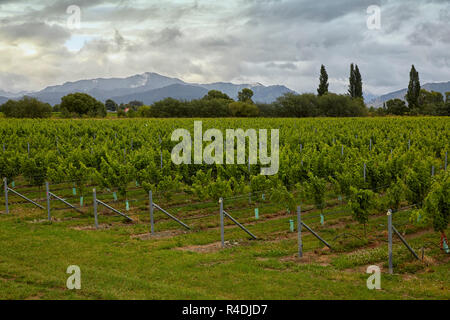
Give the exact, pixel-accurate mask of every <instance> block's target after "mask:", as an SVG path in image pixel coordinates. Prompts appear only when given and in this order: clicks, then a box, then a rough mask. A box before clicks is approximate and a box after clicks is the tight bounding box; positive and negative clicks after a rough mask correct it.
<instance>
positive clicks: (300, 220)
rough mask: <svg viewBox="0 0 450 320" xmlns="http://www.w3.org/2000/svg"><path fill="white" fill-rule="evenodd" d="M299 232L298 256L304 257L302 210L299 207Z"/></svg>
mask: <svg viewBox="0 0 450 320" xmlns="http://www.w3.org/2000/svg"><path fill="white" fill-rule="evenodd" d="M297 232H298V256H299V258H301V257H303V242H302V208H301V207H300V206H298V207H297Z"/></svg>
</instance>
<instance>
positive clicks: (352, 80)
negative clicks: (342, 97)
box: [348, 63, 356, 98]
mask: <svg viewBox="0 0 450 320" xmlns="http://www.w3.org/2000/svg"><path fill="white" fill-rule="evenodd" d="M355 80H356V79H355V66H354V65H353V63H352V64H351V65H350V80H349V82H350V84H349V86H348V93H349V95H350V97H352V98H354V97H355V92H356V86H355V83H356V81H355Z"/></svg>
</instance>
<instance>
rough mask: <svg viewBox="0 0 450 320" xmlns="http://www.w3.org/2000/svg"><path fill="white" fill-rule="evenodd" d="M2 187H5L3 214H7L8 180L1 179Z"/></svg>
mask: <svg viewBox="0 0 450 320" xmlns="http://www.w3.org/2000/svg"><path fill="white" fill-rule="evenodd" d="M3 183H4V187H5V212H6V214H9V203H8V179H7V178H4V179H3Z"/></svg>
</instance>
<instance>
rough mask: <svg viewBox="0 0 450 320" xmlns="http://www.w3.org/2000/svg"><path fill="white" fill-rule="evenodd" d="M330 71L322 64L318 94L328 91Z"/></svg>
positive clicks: (321, 94)
mask: <svg viewBox="0 0 450 320" xmlns="http://www.w3.org/2000/svg"><path fill="white" fill-rule="evenodd" d="M328 86H329V83H328V73H327V70H326V69H325V66H324V65H322V66H321V67H320V79H319V88H318V89H317V95H318V96H323V95H324V94H325V93H328Z"/></svg>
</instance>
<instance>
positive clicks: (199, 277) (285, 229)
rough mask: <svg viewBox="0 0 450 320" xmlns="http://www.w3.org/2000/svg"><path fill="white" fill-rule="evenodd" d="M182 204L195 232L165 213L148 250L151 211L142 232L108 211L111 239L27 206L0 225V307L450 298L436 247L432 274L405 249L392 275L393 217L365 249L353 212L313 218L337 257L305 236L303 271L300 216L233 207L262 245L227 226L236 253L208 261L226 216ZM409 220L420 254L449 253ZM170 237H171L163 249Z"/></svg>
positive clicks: (104, 221)
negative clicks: (78, 276)
mask: <svg viewBox="0 0 450 320" xmlns="http://www.w3.org/2000/svg"><path fill="white" fill-rule="evenodd" d="M136 192H137V191H136ZM67 196H70V192H69V191H67ZM135 196H136V197H137V195H135ZM183 197H184V196H183V195H178V196H176V197H174V199H172V200H171V201H170V202H166V203H164V207H171V208H172V209H171V210H170V211H171V212H172V213H174V214H176V215H177V216H179V217H180V218H182V220H184V221H185V222H186V223H188V224H189V225H190V226H191V227H192V229H193V230H192V231H185V230H182V228H181V227H180V226H179V225H177V224H176V223H175V222H173V221H171V220H170V219H167V217H165V216H163V215H162V214H161V213H158V212H157V213H156V214H155V215H156V225H155V227H156V231H157V233H158V234H160V235H161V236H156V237H147V238H144V240H142V239H140V238H139V237H136V236H137V235H141V234H146V233H148V232H149V224H148V221H149V218H148V203H146V202H145V200H142V201H140V202H136V203H135V204H133V206H132V209H131V210H130V212H129V213H130V215H132V217H134V218H136V220H138V222H136V223H125V222H124V220H123V218H121V217H117V216H114V215H112V214H111V213H108V212H107V211H106V210H103V209H102V211H101V215H100V224H101V226H102V228H101V229H100V230H94V229H93V228H92V226H93V217H92V211H91V210H90V208H89V207H86V208H85V211H86V213H85V214H82V215H80V214H79V213H76V212H72V211H65V210H64V211H63V210H61V211H55V212H54V219H58V220H54V221H53V222H45V217H46V212H45V211H43V210H40V209H37V208H33V207H32V206H29V205H23V204H22V205H15V206H12V208H11V214H9V215H4V214H2V215H1V216H0V298H2V299H283V300H284V299H448V298H450V291H449V283H450V281H449V280H450V278H449V274H448V270H449V259H448V255H445V254H444V253H442V252H441V251H440V250H439V248H436V247H435V246H428V247H426V248H425V249H424V250H425V251H424V252H425V257H426V259H425V262H422V261H414V260H415V259H414V258H413V257H412V255H411V254H410V253H409V252H408V251H406V249H405V248H404V247H403V246H402V245H401V244H400V243H399V242H398V240H396V242H395V245H394V268H395V274H394V275H389V274H387V272H386V271H387V265H386V263H387V243H386V242H385V241H386V239H387V237H386V234H385V232H386V221H387V218H386V216H385V215H384V214H382V213H376V212H374V214H373V215H372V217H371V219H370V223H369V226H368V229H367V234H368V236H367V237H365V236H364V232H363V228H362V226H360V225H358V224H356V223H354V222H353V220H352V219H351V217H350V215H349V212H348V209H347V208H346V206H345V204H343V205H342V206H337V207H336V206H331V207H329V208H328V209H326V210H325V214H328V215H326V220H325V225H323V226H322V225H321V224H320V219H319V218H318V212H316V211H315V210H313V209H312V208H310V211H306V212H305V213H304V222H305V223H307V224H308V225H310V226H311V227H312V228H314V229H315V230H316V231H317V232H318V233H319V234H321V235H322V236H323V237H324V238H325V239H326V240H327V241H329V242H330V243H331V244H332V246H333V248H334V250H333V251H329V250H324V248H323V247H324V246H323V244H321V243H320V242H319V241H318V240H317V239H316V238H314V237H313V236H312V235H311V234H310V233H308V232H306V230H304V233H303V242H304V252H305V257H304V258H303V259H302V260H299V259H298V258H297V257H296V252H297V238H296V233H291V232H289V220H290V219H295V215H293V214H288V213H287V211H286V210H285V209H284V208H283V206H280V205H277V204H274V203H271V202H270V201H265V202H263V201H261V200H259V203H255V199H254V200H253V202H252V204H249V203H248V199H242V200H236V201H232V202H229V203H227V205H228V208H227V210H229V213H230V214H232V215H234V216H235V217H236V218H238V219H239V221H241V222H242V223H244V224H246V226H247V227H248V228H249V230H250V231H251V232H252V233H254V234H256V235H257V236H258V240H249V239H248V238H247V235H246V234H245V233H243V232H242V231H241V230H240V229H238V228H237V227H235V226H233V225H232V223H231V222H230V221H227V227H226V230H225V235H226V240H227V243H228V242H229V245H227V248H226V249H223V250H218V249H215V248H212V249H208V250H205V251H201V250H198V248H199V247H200V248H203V246H211V244H218V242H219V241H220V229H219V219H218V218H219V217H218V206H217V204H216V203H214V202H212V203H201V204H195V203H191V204H190V203H189V201H186V199H184V198H183ZM160 201H163V200H162V199H160ZM86 203H87V202H86ZM177 204H178V205H180V204H184V207H180V206H177ZM52 205H53V203H52ZM117 205H118V206H119V204H117ZM120 205H122V204H120ZM54 206H56V203H55V204H54ZM255 206H258V207H260V219H259V220H256V219H255V217H254V207H255ZM305 207H307V206H305ZM408 216H409V213H408V212H401V213H398V214H397V215H396V216H395V219H394V221H395V223H396V224H397V225H398V226H399V227H398V228H399V230H400V231H401V232H403V233H404V234H405V235H406V237H407V238H408V241H409V242H410V243H411V245H412V246H413V247H414V248H415V250H417V251H418V252H420V248H421V246H423V245H424V244H426V243H438V242H439V235H438V234H437V233H433V232H432V231H431V230H430V231H428V229H427V227H426V226H423V227H420V226H411V225H407V223H408ZM68 218H69V219H68ZM167 230H170V231H171V232H172V234H170V235H168V236H166V237H164V236H163V235H164V234H163V232H165V231H167ZM372 264H376V265H379V266H381V267H382V270H383V276H382V290H380V291H371V290H368V289H367V287H366V281H367V278H368V276H369V275H368V274H366V267H367V266H369V265H372ZM69 265H78V266H79V267H80V268H81V272H82V289H81V290H68V289H67V288H66V280H67V277H68V276H69V275H68V274H66V269H67V267H68V266H69Z"/></svg>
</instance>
